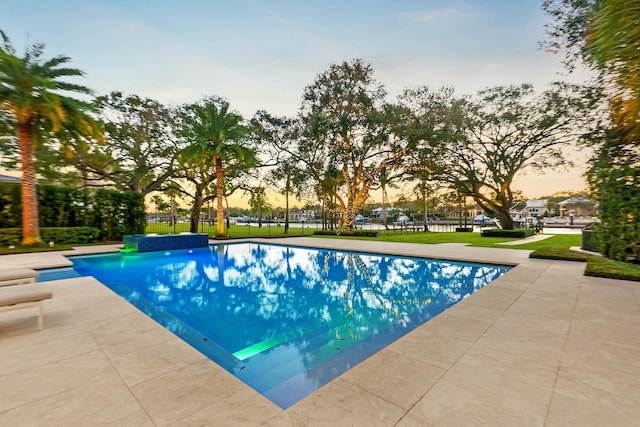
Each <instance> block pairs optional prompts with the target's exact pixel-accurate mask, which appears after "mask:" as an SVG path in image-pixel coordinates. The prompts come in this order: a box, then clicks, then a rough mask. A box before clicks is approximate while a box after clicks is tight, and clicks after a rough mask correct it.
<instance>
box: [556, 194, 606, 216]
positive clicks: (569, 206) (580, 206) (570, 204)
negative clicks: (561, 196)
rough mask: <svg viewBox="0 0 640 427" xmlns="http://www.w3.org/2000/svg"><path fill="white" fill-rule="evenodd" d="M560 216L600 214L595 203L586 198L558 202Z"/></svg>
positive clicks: (572, 198) (573, 198)
mask: <svg viewBox="0 0 640 427" xmlns="http://www.w3.org/2000/svg"><path fill="white" fill-rule="evenodd" d="M558 207H559V208H560V216H596V215H597V214H598V212H597V207H596V205H595V203H593V202H592V201H591V200H589V199H587V198H586V197H571V198H569V199H567V200H563V201H561V202H558Z"/></svg>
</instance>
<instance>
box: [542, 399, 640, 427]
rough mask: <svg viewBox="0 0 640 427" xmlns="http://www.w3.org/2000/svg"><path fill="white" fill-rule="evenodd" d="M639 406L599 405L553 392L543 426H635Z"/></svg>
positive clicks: (636, 424)
mask: <svg viewBox="0 0 640 427" xmlns="http://www.w3.org/2000/svg"><path fill="white" fill-rule="evenodd" d="M638 420H640V406H635V407H628V406H608V407H605V406H601V405H598V404H596V403H594V402H592V401H586V400H584V399H580V398H571V397H566V396H562V395H558V394H554V395H553V398H552V400H551V405H550V406H549V413H548V415H547V422H546V424H545V427H603V426H615V427H637V426H638Z"/></svg>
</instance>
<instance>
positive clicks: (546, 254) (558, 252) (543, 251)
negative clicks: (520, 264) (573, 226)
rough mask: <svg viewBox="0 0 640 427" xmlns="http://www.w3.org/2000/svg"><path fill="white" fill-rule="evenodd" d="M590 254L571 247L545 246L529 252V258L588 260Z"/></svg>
mask: <svg viewBox="0 0 640 427" xmlns="http://www.w3.org/2000/svg"><path fill="white" fill-rule="evenodd" d="M589 257H590V255H587V254H585V253H582V252H577V251H572V250H571V249H562V248H549V247H544V248H540V249H536V250H535V251H533V252H531V254H529V258H539V259H556V260H561V261H580V262H587V260H588V259H589Z"/></svg>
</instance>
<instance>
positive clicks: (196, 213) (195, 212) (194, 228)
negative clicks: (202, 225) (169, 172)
mask: <svg viewBox="0 0 640 427" xmlns="http://www.w3.org/2000/svg"><path fill="white" fill-rule="evenodd" d="M202 204H203V202H202V194H201V191H200V189H199V188H196V195H195V197H194V200H193V208H192V209H191V217H190V219H189V222H190V224H189V231H190V232H192V233H197V232H198V223H199V222H200V211H201V210H202Z"/></svg>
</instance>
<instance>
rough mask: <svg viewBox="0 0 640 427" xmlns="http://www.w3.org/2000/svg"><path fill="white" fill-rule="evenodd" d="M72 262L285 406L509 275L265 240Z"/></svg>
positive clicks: (467, 266) (460, 264)
mask: <svg viewBox="0 0 640 427" xmlns="http://www.w3.org/2000/svg"><path fill="white" fill-rule="evenodd" d="M73 262H74V269H75V270H76V271H77V272H78V273H80V274H82V275H91V276H94V277H96V278H97V279H98V280H100V281H101V282H102V283H104V284H105V285H107V286H109V287H110V288H111V289H113V290H114V291H115V292H117V293H118V294H120V295H121V296H123V297H124V298H126V299H127V300H128V301H130V302H131V303H132V304H134V305H135V306H136V307H138V308H139V309H141V310H142V311H143V312H145V313H146V314H147V315H149V316H150V317H152V318H154V319H155V320H156V321H158V322H159V323H160V324H162V325H163V326H165V327H166V328H167V329H169V330H171V331H172V332H173V333H175V334H176V335H178V336H179V337H181V338H182V339H183V340H185V341H187V342H188V343H189V344H191V345H192V346H194V347H195V348H197V349H198V350H200V351H201V352H202V353H203V354H205V355H206V356H207V357H209V358H211V359H212V360H213V361H215V362H216V363H218V364H220V365H221V366H223V367H224V368H225V369H227V370H228V371H230V372H231V373H233V374H234V375H235V376H237V377H238V378H240V379H241V380H242V381H244V382H245V383H247V384H248V385H250V386H251V387H253V388H254V389H256V390H257V391H259V392H260V393H262V394H263V395H264V396H266V397H267V398H269V399H271V400H272V401H273V402H274V403H276V404H277V405H279V406H280V407H281V408H287V407H289V406H290V405H292V404H293V403H295V402H297V401H298V400H300V399H301V398H303V397H304V396H306V395H308V394H309V393H311V392H313V391H314V390H316V389H317V388H319V387H320V386H322V385H324V384H326V383H327V382H329V381H331V380H332V379H334V378H335V377H337V376H338V375H340V374H341V373H343V372H345V371H346V370H348V369H349V368H351V367H353V366H354V365H356V364H357V363H358V362H360V361H362V360H364V359H365V358H367V357H369V356H370V355H372V354H373V353H375V352H377V351H379V350H380V349H382V348H384V347H385V346H387V345H389V344H390V343H391V342H393V341H395V340H396V339H397V338H399V337H400V336H402V335H404V334H406V333H407V332H409V331H410V330H412V329H414V328H416V327H417V326H419V325H421V324H422V323H424V322H426V321H427V320H429V319H430V318H432V317H434V316H435V315H437V314H438V313H440V312H442V311H444V310H445V309H446V308H448V307H450V306H451V305H453V304H455V303H456V302H458V301H460V300H462V299H463V298H465V297H466V296H468V295H470V294H472V293H473V292H475V291H476V290H478V289H480V288H482V287H483V286H485V285H486V284H487V283H489V282H491V281H492V280H495V279H497V278H498V277H500V276H501V275H502V274H504V273H505V272H506V271H508V270H509V268H510V267H507V266H497V265H485V264H477V263H467V262H454V261H441V260H432V259H424V258H407V257H397V256H390V255H379V254H369V253H357V252H341V251H333V250H324V249H312V248H302V247H291V246H282V245H273V244H262V243H233V244H227V245H214V246H210V247H209V248H203V249H193V250H180V251H171V252H162V253H144V254H137V253H120V254H108V255H99V256H88V257H78V258H75V259H73Z"/></svg>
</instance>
